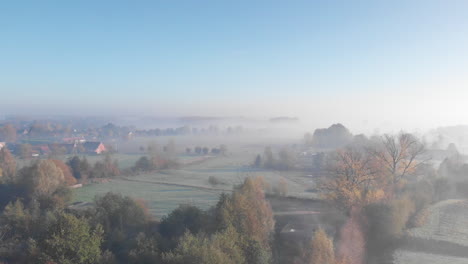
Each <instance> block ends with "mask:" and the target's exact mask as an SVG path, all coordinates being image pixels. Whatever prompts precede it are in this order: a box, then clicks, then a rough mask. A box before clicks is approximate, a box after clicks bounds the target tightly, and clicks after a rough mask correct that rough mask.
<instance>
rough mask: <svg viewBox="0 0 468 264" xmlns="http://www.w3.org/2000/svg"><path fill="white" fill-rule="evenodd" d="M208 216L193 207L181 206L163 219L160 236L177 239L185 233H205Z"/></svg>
mask: <svg viewBox="0 0 468 264" xmlns="http://www.w3.org/2000/svg"><path fill="white" fill-rule="evenodd" d="M209 218H210V216H209V215H208V214H207V213H206V212H204V211H202V210H200V209H198V208H197V207H195V206H189V205H181V206H179V208H177V209H175V210H174V211H172V212H171V213H170V214H169V215H168V216H167V217H164V218H163V219H162V221H161V224H160V226H159V230H160V233H161V235H162V236H164V237H167V238H178V237H180V236H182V235H183V234H184V233H185V232H186V231H190V233H192V234H198V233H199V232H201V231H206V230H207V228H208V227H209V224H210V219H209Z"/></svg>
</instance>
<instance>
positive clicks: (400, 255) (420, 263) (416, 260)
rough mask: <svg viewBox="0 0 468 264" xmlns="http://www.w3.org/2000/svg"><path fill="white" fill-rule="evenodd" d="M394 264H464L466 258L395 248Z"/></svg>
mask: <svg viewBox="0 0 468 264" xmlns="http://www.w3.org/2000/svg"><path fill="white" fill-rule="evenodd" d="M393 263H394V264H466V263H468V259H466V258H459V257H451V256H443V255H435V254H429V253H422V252H411V251H405V250H397V251H396V252H395V254H394V262H393Z"/></svg>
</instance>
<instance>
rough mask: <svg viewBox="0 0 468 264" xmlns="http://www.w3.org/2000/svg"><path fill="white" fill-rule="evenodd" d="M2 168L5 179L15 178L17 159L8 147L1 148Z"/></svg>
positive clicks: (0, 161) (0, 165) (0, 162)
mask: <svg viewBox="0 0 468 264" xmlns="http://www.w3.org/2000/svg"><path fill="white" fill-rule="evenodd" d="M0 168H2V172H3V174H2V177H3V179H5V180H6V181H11V180H13V178H14V177H15V175H16V161H15V158H14V157H13V155H11V153H10V151H9V150H8V148H6V147H3V148H2V149H1V150H0Z"/></svg>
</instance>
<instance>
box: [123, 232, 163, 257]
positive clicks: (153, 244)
mask: <svg viewBox="0 0 468 264" xmlns="http://www.w3.org/2000/svg"><path fill="white" fill-rule="evenodd" d="M160 258H161V257H160V252H159V248H158V242H157V240H156V239H155V238H154V237H151V236H146V235H145V234H144V233H139V234H138V235H137V236H136V238H135V245H134V248H133V249H131V250H130V251H129V263H135V264H152V263H158V262H159V261H160Z"/></svg>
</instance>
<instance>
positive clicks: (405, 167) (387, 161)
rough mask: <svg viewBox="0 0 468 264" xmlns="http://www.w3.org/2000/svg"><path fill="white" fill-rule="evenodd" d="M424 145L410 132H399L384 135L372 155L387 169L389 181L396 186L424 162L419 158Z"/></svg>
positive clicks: (423, 150)
mask: <svg viewBox="0 0 468 264" xmlns="http://www.w3.org/2000/svg"><path fill="white" fill-rule="evenodd" d="M424 152H425V147H424V145H423V144H422V143H421V142H420V141H419V140H418V139H417V138H416V137H415V136H414V135H412V134H408V133H400V134H399V135H397V136H394V135H384V136H383V137H382V139H381V144H379V146H378V147H377V148H376V150H374V152H373V153H374V155H375V157H376V158H377V159H379V160H380V164H381V166H382V167H383V168H385V169H386V170H387V173H388V175H389V177H390V179H389V183H390V184H391V185H393V186H397V185H398V184H399V183H400V182H401V181H402V180H403V179H405V178H406V177H407V176H410V175H412V174H414V172H415V171H416V169H417V168H418V167H419V166H420V165H421V164H423V163H424V160H421V156H422V154H423V153H424Z"/></svg>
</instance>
